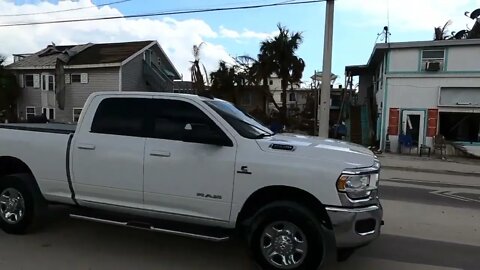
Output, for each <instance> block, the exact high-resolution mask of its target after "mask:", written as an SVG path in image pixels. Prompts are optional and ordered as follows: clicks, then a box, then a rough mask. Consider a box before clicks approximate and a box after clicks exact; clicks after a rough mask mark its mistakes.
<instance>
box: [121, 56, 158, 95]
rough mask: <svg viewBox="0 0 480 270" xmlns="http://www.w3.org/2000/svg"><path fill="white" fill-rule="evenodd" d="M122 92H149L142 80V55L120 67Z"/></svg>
mask: <svg viewBox="0 0 480 270" xmlns="http://www.w3.org/2000/svg"><path fill="white" fill-rule="evenodd" d="M122 91H151V90H150V87H149V86H148V85H147V84H146V82H145V80H144V78H143V54H140V55H138V56H137V57H135V58H134V59H132V60H131V61H130V62H128V63H127V64H125V65H124V66H123V67H122Z"/></svg>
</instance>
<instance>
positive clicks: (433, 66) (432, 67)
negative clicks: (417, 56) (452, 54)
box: [425, 62, 442, 71]
mask: <svg viewBox="0 0 480 270" xmlns="http://www.w3.org/2000/svg"><path fill="white" fill-rule="evenodd" d="M441 68H442V67H441V63H440V62H426V63H425V70H426V71H440V69H441Z"/></svg>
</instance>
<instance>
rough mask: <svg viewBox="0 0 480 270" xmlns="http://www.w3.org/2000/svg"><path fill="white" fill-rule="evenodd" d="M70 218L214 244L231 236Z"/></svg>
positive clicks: (96, 218) (130, 223)
mask: <svg viewBox="0 0 480 270" xmlns="http://www.w3.org/2000/svg"><path fill="white" fill-rule="evenodd" d="M70 217H71V218H74V219H81V220H86V221H93V222H98V223H103V224H109V225H116V226H124V227H131V228H136V229H143V230H149V231H154V232H162V233H168V234H173V235H178V236H184V237H189V238H195V239H202V240H207V241H212V242H223V241H227V240H229V239H230V237H229V236H227V235H220V234H218V233H216V235H215V234H206V233H198V232H188V231H186V230H185V231H182V230H174V229H170V228H160V227H155V226H153V225H151V224H149V223H143V222H125V221H116V220H110V219H104V218H98V217H89V216H83V215H79V214H70Z"/></svg>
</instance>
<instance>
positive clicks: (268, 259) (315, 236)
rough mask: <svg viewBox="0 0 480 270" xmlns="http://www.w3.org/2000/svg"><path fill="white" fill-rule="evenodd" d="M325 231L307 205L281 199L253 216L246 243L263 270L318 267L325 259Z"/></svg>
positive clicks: (296, 269)
mask: <svg viewBox="0 0 480 270" xmlns="http://www.w3.org/2000/svg"><path fill="white" fill-rule="evenodd" d="M326 233H327V232H326V229H325V228H324V227H323V226H322V224H321V223H320V222H319V221H318V220H317V219H316V218H315V216H314V215H313V214H312V213H311V212H310V211H309V210H308V209H307V208H305V207H304V206H302V205H300V204H297V203H294V202H288V201H282V202H274V203H271V204H269V205H267V206H265V207H263V208H262V209H261V210H260V211H259V212H258V213H257V214H256V215H255V217H254V220H253V222H252V227H251V233H250V236H249V239H248V240H249V241H248V242H249V245H250V249H251V251H252V252H253V256H254V257H255V260H256V261H257V263H258V264H259V265H260V266H261V267H262V269H275V270H276V269H295V270H298V269H317V268H319V267H320V266H321V265H323V263H324V261H325V258H326V252H327V249H328V247H327V245H326V243H327V241H325V240H326Z"/></svg>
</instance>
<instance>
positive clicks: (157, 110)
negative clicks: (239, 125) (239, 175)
mask: <svg viewBox="0 0 480 270" xmlns="http://www.w3.org/2000/svg"><path fill="white" fill-rule="evenodd" d="M149 110H150V112H149V115H150V117H151V118H152V122H153V123H152V124H153V125H152V127H151V128H152V129H151V132H150V134H149V137H150V138H147V141H146V146H145V189H144V192H145V193H144V202H145V207H146V208H148V209H151V210H155V211H161V212H170V213H174V214H179V215H183V216H188V217H199V218H206V219H211V220H219V221H227V220H229V217H230V209H231V203H232V191H233V181H234V169H235V155H236V146H235V144H234V140H232V137H231V136H229V135H227V132H225V131H224V130H223V129H222V128H221V127H220V126H219V125H217V124H216V122H215V121H214V120H212V118H211V115H209V114H208V113H206V112H205V111H204V110H202V109H201V107H200V106H199V104H197V103H194V102H191V101H189V100H181V99H166V98H161V97H159V98H155V97H154V98H153V99H152V104H151V106H150V109H149Z"/></svg>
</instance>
